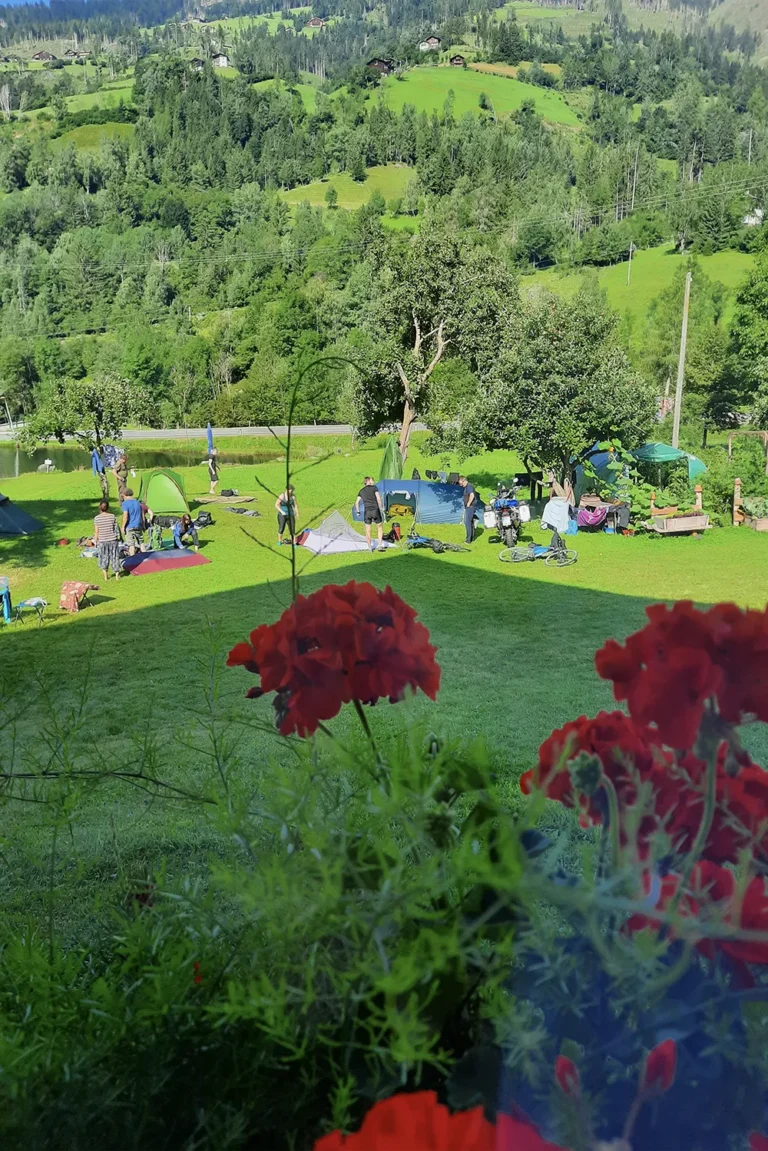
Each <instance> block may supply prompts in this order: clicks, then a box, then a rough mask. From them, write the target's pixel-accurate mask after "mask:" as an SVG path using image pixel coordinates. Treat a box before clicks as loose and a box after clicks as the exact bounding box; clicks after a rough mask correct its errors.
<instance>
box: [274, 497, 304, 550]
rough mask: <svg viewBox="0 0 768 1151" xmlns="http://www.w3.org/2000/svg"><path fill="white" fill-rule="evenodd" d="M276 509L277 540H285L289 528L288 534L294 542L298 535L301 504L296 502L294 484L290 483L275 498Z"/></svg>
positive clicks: (280, 541)
mask: <svg viewBox="0 0 768 1151" xmlns="http://www.w3.org/2000/svg"><path fill="white" fill-rule="evenodd" d="M275 511H276V512H277V542H278V543H279V544H281V543H282V542H283V536H284V535H285V529H286V527H287V528H288V534H289V535H290V537H291V543H293V542H294V539H295V536H296V520H297V519H298V517H299V505H298V504H297V503H296V494H295V488H294V486H293V484H288V487H287V488H286V489H285V491H284V492H283V493H282V495H279V496H278V497H277V499H276V500H275Z"/></svg>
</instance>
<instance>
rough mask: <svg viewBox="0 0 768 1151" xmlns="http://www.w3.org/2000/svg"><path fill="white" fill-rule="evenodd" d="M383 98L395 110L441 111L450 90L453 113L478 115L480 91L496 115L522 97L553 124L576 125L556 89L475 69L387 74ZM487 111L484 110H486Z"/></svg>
mask: <svg viewBox="0 0 768 1151" xmlns="http://www.w3.org/2000/svg"><path fill="white" fill-rule="evenodd" d="M381 88H382V92H383V98H384V100H385V101H386V102H387V104H388V105H389V106H390V108H393V109H395V110H396V111H398V112H399V111H401V109H402V108H403V107H404V105H405V104H413V105H414V106H415V108H416V109H417V111H419V112H436V111H441V110H442V108H443V105H444V104H445V101H446V99H447V97H448V93H449V91H452V92H453V93H454V96H455V99H454V105H453V109H454V115H455V116H463V115H464V113H465V112H476V113H477V114H478V115H480V93H481V92H485V94H486V96H487V97H488V99H489V101H492V103H493V106H494V109H495V111H496V115H497V116H508V115H510V113H512V112H515V111H516V110H517V109H518V108H519V107H520V106H521V104H522V103H523V101H524V100H533V102H534V104H535V105H536V110H537V111H538V113H539V114H540V115H541V116H543V117H544V119H545V120H549V121H550V122H551V123H553V124H567V125H570V126H576V125H577V124H578V123H579V121H578V117H577V116H576V113H575V112H574V111H573V110H572V109H571V108H569V107H568V105H567V104H566V102H565V100H564V99H563V97H562V95H561V94H560V93H559V92H552V91H549V90H548V89H545V88H538V87H536V86H535V85H534V84H524V83H522V82H521V81H520V80H514V79H511V78H509V79H508V78H507V77H505V76H495V75H489V74H485V73H480V72H475V71H473V70H472V69H471V68H450V67H448V68H429V67H426V68H413V69H412V70H411V71H410V72H406V73H405V75H404V77H403V79H402V80H398V79H396V78H395V77H394V76H388V77H387V78H386V79H385V80H384V81H383V82H382V85H381ZM486 114H487V113H486Z"/></svg>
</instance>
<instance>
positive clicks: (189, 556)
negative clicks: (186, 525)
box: [123, 548, 211, 576]
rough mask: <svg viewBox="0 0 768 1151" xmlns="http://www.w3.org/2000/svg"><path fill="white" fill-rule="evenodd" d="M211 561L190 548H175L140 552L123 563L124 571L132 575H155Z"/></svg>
mask: <svg viewBox="0 0 768 1151" xmlns="http://www.w3.org/2000/svg"><path fill="white" fill-rule="evenodd" d="M210 562H211V561H210V560H209V559H206V557H205V556H201V555H199V554H198V553H197V552H193V551H190V550H189V548H174V549H173V550H172V551H153V552H139V553H138V554H137V555H135V556H129V557H128V559H127V560H125V562H124V563H123V570H124V571H127V572H128V573H129V574H130V575H135V576H139V575H154V574H155V572H167V571H175V570H176V569H178V568H194V567H199V566H200V565H201V564H209V563H210Z"/></svg>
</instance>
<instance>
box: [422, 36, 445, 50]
mask: <svg viewBox="0 0 768 1151" xmlns="http://www.w3.org/2000/svg"><path fill="white" fill-rule="evenodd" d="M441 44H442V40H441V39H440V37H439V36H427V38H426V40H422V42H421V43H420V44H419V51H420V52H439V51H440V45H441Z"/></svg>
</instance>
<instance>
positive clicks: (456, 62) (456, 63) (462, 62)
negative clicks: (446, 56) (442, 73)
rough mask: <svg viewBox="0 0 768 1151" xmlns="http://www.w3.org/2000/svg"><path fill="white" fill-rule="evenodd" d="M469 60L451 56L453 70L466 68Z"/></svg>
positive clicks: (463, 57)
mask: <svg viewBox="0 0 768 1151" xmlns="http://www.w3.org/2000/svg"><path fill="white" fill-rule="evenodd" d="M466 66H467V60H466V57H465V56H451V67H452V68H466Z"/></svg>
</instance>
